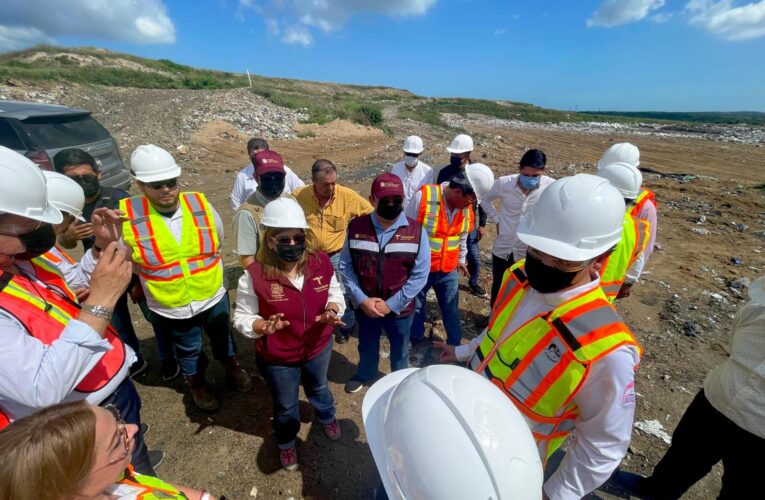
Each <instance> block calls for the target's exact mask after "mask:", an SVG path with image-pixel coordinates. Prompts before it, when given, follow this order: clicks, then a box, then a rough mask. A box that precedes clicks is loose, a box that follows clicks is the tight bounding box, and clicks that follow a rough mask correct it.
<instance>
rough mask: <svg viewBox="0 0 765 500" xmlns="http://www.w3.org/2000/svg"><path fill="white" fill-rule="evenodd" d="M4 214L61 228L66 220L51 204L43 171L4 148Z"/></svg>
mask: <svg viewBox="0 0 765 500" xmlns="http://www.w3.org/2000/svg"><path fill="white" fill-rule="evenodd" d="M0 179H3V181H4V182H0V213H7V214H15V215H20V216H22V217H27V218H29V219H34V220H37V221H40V222H48V223H50V224H58V223H59V222H61V221H62V220H63V218H64V216H63V215H62V214H61V212H60V211H59V209H58V208H56V207H54V206H53V205H52V204H51V203H49V202H48V188H47V184H46V182H45V176H44V175H43V173H42V171H41V170H40V167H38V166H37V165H36V164H35V163H34V162H32V160H30V159H29V158H26V157H25V156H22V155H20V154H19V153H17V152H15V151H13V150H10V149H8V148H6V147H3V146H0Z"/></svg>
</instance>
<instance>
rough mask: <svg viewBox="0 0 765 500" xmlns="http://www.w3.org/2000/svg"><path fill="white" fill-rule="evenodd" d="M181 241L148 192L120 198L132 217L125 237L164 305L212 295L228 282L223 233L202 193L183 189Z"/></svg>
mask: <svg viewBox="0 0 765 500" xmlns="http://www.w3.org/2000/svg"><path fill="white" fill-rule="evenodd" d="M180 205H181V210H182V211H183V222H182V235H181V241H180V243H179V242H178V241H177V240H176V239H175V237H174V236H173V234H172V232H170V229H169V228H168V227H167V225H166V224H165V222H164V221H163V220H162V219H163V217H162V216H161V215H160V214H159V213H158V212H157V211H156V210H155V209H154V207H153V206H151V204H150V203H149V201H148V200H147V199H146V198H145V197H143V196H136V197H133V198H127V199H123V200H120V210H123V211H124V212H125V213H126V214H127V217H128V221H127V222H125V223H124V224H123V227H122V237H123V239H124V241H125V243H126V244H128V245H129V246H130V247H131V248H132V249H133V262H135V263H136V264H137V265H138V267H139V274H140V276H141V277H142V278H143V279H144V280H145V283H146V286H147V288H148V291H149V293H151V295H152V296H153V297H154V299H155V300H156V301H157V302H159V303H160V304H161V305H162V306H164V307H179V306H185V305H188V304H190V303H191V302H192V301H197V300H206V299H209V298H212V297H213V296H214V295H215V294H216V293H217V292H218V290H219V289H220V287H221V285H222V284H223V266H222V265H221V258H220V246H219V244H218V234H217V233H216V231H215V221H214V219H213V215H212V208H211V207H210V204H209V203H208V202H207V199H206V198H205V195H204V194H202V193H181V196H180Z"/></svg>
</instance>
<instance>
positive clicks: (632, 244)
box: [600, 213, 651, 302]
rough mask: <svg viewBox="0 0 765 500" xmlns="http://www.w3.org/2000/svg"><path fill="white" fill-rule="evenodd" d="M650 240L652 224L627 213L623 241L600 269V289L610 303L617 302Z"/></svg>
mask: <svg viewBox="0 0 765 500" xmlns="http://www.w3.org/2000/svg"><path fill="white" fill-rule="evenodd" d="M650 240H651V224H649V223H648V221H646V220H643V219H638V218H637V217H635V216H634V215H631V214H629V213H625V214H624V220H623V221H622V239H621V240H619V243H617V244H616V248H615V249H614V251H613V252H611V255H609V256H608V257H606V260H605V261H603V265H602V266H601V268H600V287H601V288H602V289H603V291H604V292H605V293H606V297H608V301H609V302H613V301H614V300H616V296H617V295H618V293H619V290H620V289H621V287H622V284H623V283H624V280H625V279H627V271H628V270H629V268H630V267H631V266H632V264H634V263H635V261H636V260H637V258H638V257H640V254H642V253H643V252H644V251H645V247H646V245H647V244H648V242H649V241H650Z"/></svg>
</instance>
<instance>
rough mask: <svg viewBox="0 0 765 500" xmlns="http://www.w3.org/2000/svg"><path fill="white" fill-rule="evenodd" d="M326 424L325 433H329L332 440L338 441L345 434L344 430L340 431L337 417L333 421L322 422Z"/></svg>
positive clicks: (328, 435)
mask: <svg viewBox="0 0 765 500" xmlns="http://www.w3.org/2000/svg"><path fill="white" fill-rule="evenodd" d="M321 425H322V426H324V434H326V435H327V437H328V438H329V439H331V440H332V441H337V440H339V439H340V437H341V436H342V435H343V433H342V432H340V424H338V423H337V419H335V420H333V421H332V422H330V423H328V424H321Z"/></svg>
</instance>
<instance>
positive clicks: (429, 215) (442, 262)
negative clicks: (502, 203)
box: [417, 184, 474, 273]
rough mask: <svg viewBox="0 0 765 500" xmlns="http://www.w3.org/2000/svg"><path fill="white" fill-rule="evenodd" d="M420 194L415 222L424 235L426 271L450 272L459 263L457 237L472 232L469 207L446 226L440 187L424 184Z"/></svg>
mask: <svg viewBox="0 0 765 500" xmlns="http://www.w3.org/2000/svg"><path fill="white" fill-rule="evenodd" d="M420 193H421V195H420V207H419V214H418V217H417V221H418V222H419V223H420V224H422V227H423V228H425V231H426V232H427V233H428V240H429V241H430V272H435V271H442V272H446V273H448V272H451V271H453V270H454V269H455V268H456V267H457V264H458V263H459V253H460V252H459V247H460V235H462V234H463V233H469V232H470V231H472V230H473V225H474V215H473V208H472V207H466V208H464V209H462V210H460V211H459V212H458V213H457V214H455V216H454V219H452V222H451V224H449V218H448V217H447V215H446V202H445V201H444V200H443V194H442V193H441V186H439V185H438V184H427V185H425V186H423V187H422V188H420Z"/></svg>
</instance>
